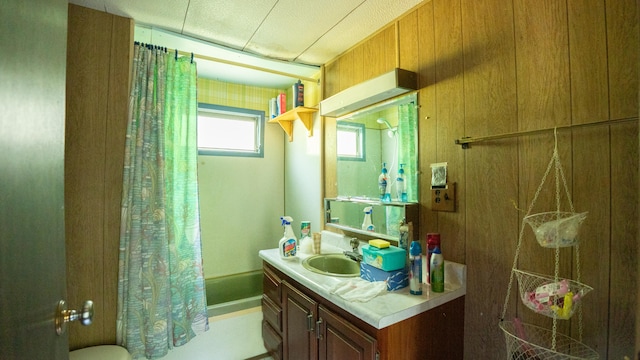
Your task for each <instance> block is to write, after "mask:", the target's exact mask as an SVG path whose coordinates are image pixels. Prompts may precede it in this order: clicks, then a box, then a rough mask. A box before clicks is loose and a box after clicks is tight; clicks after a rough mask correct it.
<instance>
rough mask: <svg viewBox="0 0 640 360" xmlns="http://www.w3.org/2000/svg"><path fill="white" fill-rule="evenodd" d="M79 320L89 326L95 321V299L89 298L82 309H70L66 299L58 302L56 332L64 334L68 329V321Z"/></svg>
mask: <svg viewBox="0 0 640 360" xmlns="http://www.w3.org/2000/svg"><path fill="white" fill-rule="evenodd" d="M76 320H79V321H80V324H82V325H84V326H87V325H91V323H92V322H93V301H91V300H87V301H85V302H84V305H82V310H80V311H77V310H68V309H67V303H66V302H65V301H64V300H60V302H58V308H57V310H56V319H55V325H56V333H57V334H58V335H62V334H64V333H65V332H66V331H67V323H69V322H72V321H76Z"/></svg>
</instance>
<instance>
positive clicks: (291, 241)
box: [278, 216, 298, 259]
mask: <svg viewBox="0 0 640 360" xmlns="http://www.w3.org/2000/svg"><path fill="white" fill-rule="evenodd" d="M280 220H282V226H284V236H283V237H282V239H280V242H279V243H278V250H279V252H280V257H281V258H282V259H293V258H295V257H296V251H297V247H298V239H297V238H296V234H295V233H294V232H293V229H292V228H291V222H293V219H292V218H291V217H290V216H282V217H280Z"/></svg>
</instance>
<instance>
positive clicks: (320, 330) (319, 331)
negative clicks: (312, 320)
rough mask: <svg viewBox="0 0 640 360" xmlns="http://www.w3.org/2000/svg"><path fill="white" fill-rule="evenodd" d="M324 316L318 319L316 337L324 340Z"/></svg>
mask: <svg viewBox="0 0 640 360" xmlns="http://www.w3.org/2000/svg"><path fill="white" fill-rule="evenodd" d="M321 326H322V318H320V319H318V321H316V338H318V340H322V328H321Z"/></svg>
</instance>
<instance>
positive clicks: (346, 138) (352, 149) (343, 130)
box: [336, 121, 365, 161]
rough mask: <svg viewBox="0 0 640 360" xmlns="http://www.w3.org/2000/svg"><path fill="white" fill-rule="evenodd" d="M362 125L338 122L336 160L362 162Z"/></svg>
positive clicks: (363, 158) (363, 157) (363, 139)
mask: <svg viewBox="0 0 640 360" xmlns="http://www.w3.org/2000/svg"><path fill="white" fill-rule="evenodd" d="M364 141H365V138H364V125H363V124H355V123H348V122H344V121H342V122H340V123H338V125H337V134H336V142H337V152H338V160H355V161H364V160H365V153H364Z"/></svg>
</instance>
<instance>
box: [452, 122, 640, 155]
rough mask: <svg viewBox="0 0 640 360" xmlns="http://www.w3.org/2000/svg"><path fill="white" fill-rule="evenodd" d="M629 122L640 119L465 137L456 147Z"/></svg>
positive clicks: (468, 146) (464, 147)
mask: <svg viewBox="0 0 640 360" xmlns="http://www.w3.org/2000/svg"><path fill="white" fill-rule="evenodd" d="M627 121H638V118H637V117H631V118H625V119H616V120H607V121H601V122H592V123H585V124H575V125H564V126H556V127H554V128H547V129H539V130H529V131H519V132H512V133H506V134H499V135H489V136H482V137H476V138H473V137H463V138H460V139H456V145H461V146H462V148H463V149H468V148H470V147H471V146H470V145H469V144H471V143H474V142H481V141H488V140H497V139H506V138H511V137H518V136H524V135H533V134H540V133H543V132H548V131H554V130H556V129H557V130H565V129H574V128H581V127H587V126H597V125H612V124H617V123H622V122H627Z"/></svg>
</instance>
